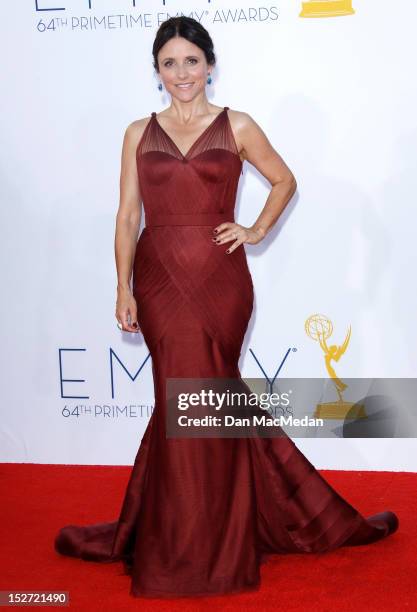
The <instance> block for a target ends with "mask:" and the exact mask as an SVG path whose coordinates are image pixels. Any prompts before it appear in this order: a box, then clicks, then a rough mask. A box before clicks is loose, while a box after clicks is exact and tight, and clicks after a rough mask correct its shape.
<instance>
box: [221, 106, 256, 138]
mask: <svg viewBox="0 0 417 612" xmlns="http://www.w3.org/2000/svg"><path fill="white" fill-rule="evenodd" d="M227 112H228V114H229V118H230V123H231V124H232V127H233V128H234V131H236V133H239V132H241V131H243V130H245V129H248V128H249V129H250V128H253V127H254V126H255V125H257V124H256V121H255V120H254V119H253V117H252V116H251V115H250V114H249V113H247V112H246V111H239V110H235V109H233V108H229V110H228V111H227Z"/></svg>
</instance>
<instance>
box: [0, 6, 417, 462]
mask: <svg viewBox="0 0 417 612" xmlns="http://www.w3.org/2000/svg"><path fill="white" fill-rule="evenodd" d="M134 4H135V3H134V2H133V1H132V0H100V1H95V0H92V2H91V8H89V3H88V0H38V2H37V3H36V2H35V0H33V1H32V0H20V1H17V2H7V3H2V6H1V9H0V10H1V28H2V33H1V44H2V47H3V49H2V57H3V62H2V85H3V87H2V89H3V95H2V103H3V108H2V113H1V119H0V120H1V125H2V147H1V153H0V154H1V167H2V181H1V191H2V207H1V215H2V222H3V223H2V227H3V231H2V241H1V249H2V263H3V271H2V281H3V283H2V285H3V292H2V294H3V297H2V301H1V307H2V325H3V350H2V366H1V371H2V376H3V385H2V395H3V397H2V402H1V428H0V442H1V450H0V453H1V455H0V460H1V461H9V462H35V463H74V464H84V463H86V464H131V463H132V462H133V459H134V455H135V454H136V451H137V448H138V446H139V442H140V440H141V437H142V435H143V432H144V430H145V427H146V424H147V422H148V418H149V415H150V409H151V406H152V404H153V399H154V398H153V384H152V373H151V360H150V358H148V349H147V347H146V345H145V344H144V341H143V338H142V337H141V335H140V334H139V335H138V334H126V333H121V332H120V331H119V330H118V329H117V327H116V320H115V317H114V305H115V298H116V270H115V264H114V250H113V249H114V247H113V241H114V226H115V215H116V212H117V206H118V197H119V191H118V190H119V172H120V154H121V146H122V139H123V134H124V131H125V128H126V127H127V125H128V124H129V123H130V122H131V121H133V120H134V119H137V118H140V117H144V116H149V115H150V113H151V111H153V110H155V111H157V112H159V111H160V110H162V109H163V108H165V107H166V106H168V104H169V99H168V98H167V97H166V94H165V93H163V94H161V93H160V92H159V91H158V89H157V79H156V78H155V74H154V70H153V68H152V57H151V47H152V42H153V39H154V36H155V32H156V29H157V27H158V25H159V23H160V22H161V21H163V20H164V19H166V18H167V17H169V16H172V15H176V14H181V12H182V13H183V14H186V15H190V16H193V17H195V18H197V19H200V20H201V22H202V23H203V25H204V26H205V27H207V29H208V30H209V32H210V34H211V36H212V37H213V40H214V44H215V52H216V54H217V60H218V63H217V67H216V69H215V70H214V72H213V78H214V80H213V83H212V85H210V86H207V92H208V96H209V99H210V101H212V102H213V103H215V104H218V105H219V106H229V107H230V108H231V109H236V110H241V111H245V112H247V113H249V114H250V115H251V116H252V117H253V118H254V119H255V121H257V122H258V124H259V125H260V126H261V127H262V129H263V130H264V131H265V132H266V134H267V135H268V137H269V139H270V141H271V143H272V144H273V146H274V147H275V148H276V150H277V151H278V152H279V153H280V154H281V155H282V156H283V158H284V159H285V161H286V162H287V164H288V165H289V167H290V168H291V169H292V171H293V173H294V174H295V176H296V178H297V182H298V191H297V193H296V195H295V196H294V197H293V199H292V201H291V203H290V204H289V206H288V207H287V209H286V211H285V212H284V214H283V215H282V217H281V219H280V221H279V222H278V224H277V225H276V227H275V228H274V230H273V231H272V232H271V233H270V234H269V235H268V236H267V238H266V239H265V240H264V241H263V242H262V243H260V244H259V245H256V246H250V245H248V246H247V247H245V248H246V252H247V255H248V262H249V266H250V269H251V272H252V277H253V280H254V285H255V292H256V299H255V310H254V314H253V317H252V320H251V323H250V327H249V330H248V333H247V336H246V339H245V344H244V347H243V350H242V357H241V361H240V368H241V372H242V375H243V376H248V377H249V376H254V377H255V376H259V377H261V376H262V372H261V370H260V369H259V366H258V364H257V363H256V360H255V358H254V356H253V354H252V353H251V351H250V350H249V349H252V351H253V353H254V354H255V355H256V357H257V358H258V360H259V361H260V362H261V364H262V366H263V368H264V369H265V371H266V372H267V374H268V375H271V376H272V375H273V374H274V373H275V371H276V370H277V367H278V365H279V363H280V362H281V360H282V358H283V356H284V354H285V352H286V351H287V350H288V348H290V347H291V348H296V349H297V350H296V351H292V352H291V354H290V356H289V358H288V359H287V361H286V362H285V365H284V367H283V369H282V371H281V375H282V376H293V377H304V376H305V377H310V376H311V377H322V376H326V372H325V370H324V365H323V357H322V354H321V351H320V349H319V346H318V344H317V343H315V342H313V341H312V340H311V339H310V338H309V337H308V336H307V335H306V333H305V330H304V322H305V320H306V319H307V318H308V317H309V316H310V315H312V314H314V313H323V314H325V315H327V316H328V317H329V318H330V319H331V320H332V322H333V324H334V335H333V337H332V342H335V343H338V344H340V343H341V342H343V339H344V337H345V334H346V331H347V329H348V327H349V325H351V326H352V337H351V341H350V345H349V348H348V350H347V352H346V354H345V355H344V357H343V359H341V360H340V362H339V364H338V365H337V374H338V375H339V376H340V377H341V378H342V379H343V378H344V377H373V376H376V377H384V376H386V377H415V376H416V363H417V359H416V357H417V349H416V345H417V326H416V313H417V292H416V291H415V282H414V281H413V277H414V275H415V270H416V268H417V246H416V242H417V240H416V238H415V236H416V218H417V215H416V212H415V207H416V202H415V193H416V189H415V183H416V167H415V160H416V154H417V151H416V124H417V120H416V114H415V109H416V107H417V95H416V85H415V83H416V80H415V77H414V76H413V75H414V72H415V70H414V68H415V66H414V61H415V57H416V51H417V50H416V42H415V41H416V36H415V32H414V29H415V23H416V19H417V6H416V4H415V2H412V1H411V0H408V1H403V2H401V3H398V4H397V3H393V2H388V0H368V1H367V2H360V1H359V0H354V2H353V8H354V9H355V13H354V14H351V15H345V16H329V17H324V16H323V17H322V18H304V17H301V16H300V12H301V8H302V7H301V4H302V3H301V2H298V1H294V0H282V1H279V2H274V0H272V2H271V3H269V2H267V3H266V4H265V3H260V2H258V1H257V0H248V1H247V0H241V1H240V2H236V1H235V0H212V1H211V2H202V1H201V2H197V1H195V2H189V1H179V0H178V1H176V0H165V2H164V1H163V0H154V1H150V0H140V1H139V0H138V1H137V2H136V5H137V6H136V7H135V6H134ZM336 4H337V3H335V2H333V3H329V5H332V6H334V5H336ZM345 4H349V3H345ZM59 9H62V10H59ZM268 188H269V185H268V183H267V182H266V181H265V179H264V178H263V177H262V176H261V175H260V174H259V173H258V172H257V171H256V170H255V168H254V167H252V166H250V165H249V164H248V163H247V162H245V164H244V172H243V176H242V177H241V181H240V188H239V193H238V201H237V209H236V211H237V214H236V219H237V220H238V222H239V223H242V224H243V225H250V224H252V223H253V222H254V221H255V219H256V217H257V215H258V214H259V212H260V210H261V209H262V207H263V205H264V203H265V200H266V197H267V195H268ZM142 223H143V221H142ZM139 370H140V371H139ZM138 371H139V372H138ZM127 372H130V375H131V377H129V375H128V373H127ZM136 373H137V376H136V378H135V374H136ZM132 379H133V380H132ZM295 441H296V443H297V445H298V446H299V447H300V448H301V449H302V450H303V452H305V453H306V455H307V456H308V458H309V459H310V460H311V461H312V462H313V463H314V464H315V465H316V466H317V467H319V468H323V467H327V468H342V469H350V468H352V469H388V470H391V469H392V470H400V469H406V470H415V469H416V468H417V453H416V452H415V451H416V450H417V444H416V442H415V440H412V439H405V440H363V439H362V440H359V439H358V440H352V439H348V440H329V439H321V440H311V439H309V440H304V439H297V440H295Z"/></svg>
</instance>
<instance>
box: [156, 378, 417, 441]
mask: <svg viewBox="0 0 417 612" xmlns="http://www.w3.org/2000/svg"><path fill="white" fill-rule="evenodd" d="M416 396H417V379H409V378H408V379H398V378H396V379H380V378H378V379H375V378H366V379H365V378H359V379H358V378H357V379H345V389H344V391H343V395H342V394H341V393H340V390H339V391H338V389H337V388H336V387H335V385H334V381H332V380H331V379H326V378H280V379H279V380H275V381H273V382H271V381H269V380H267V379H265V378H167V379H166V400H167V402H166V435H167V438H201V437H216V438H217V437H226V438H241V437H283V436H291V437H310V438H311V437H338V438H346V437H359V438H360V437H383V438H385V437H414V436H416V435H417V425H416V424H417V409H416V402H415V399H414V398H415V397H416Z"/></svg>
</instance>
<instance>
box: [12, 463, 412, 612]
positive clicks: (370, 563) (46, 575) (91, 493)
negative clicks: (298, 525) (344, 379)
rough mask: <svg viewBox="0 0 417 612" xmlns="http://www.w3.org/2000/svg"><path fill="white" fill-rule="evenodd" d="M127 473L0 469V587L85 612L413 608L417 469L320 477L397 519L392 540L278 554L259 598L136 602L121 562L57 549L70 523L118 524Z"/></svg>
mask: <svg viewBox="0 0 417 612" xmlns="http://www.w3.org/2000/svg"><path fill="white" fill-rule="evenodd" d="M129 473H130V468H129V467H107V466H104V467H102V466H93V467H92V466H60V465H34V464H1V465H0V476H1V478H0V481H1V483H2V503H1V509H0V513H1V515H0V519H1V523H0V524H1V534H0V535H1V546H0V551H1V552H0V590H3V591H5V590H24V591H30V590H36V591H40V590H48V591H51V590H57V591H59V590H65V591H69V596H70V604H69V608H70V609H72V610H88V611H94V610H105V611H110V610H111V611H118V610H127V611H128V610H169V611H176V610H178V611H179V610H181V611H184V610H185V611H187V610H193V611H194V610H205V609H206V608H207V609H209V608H211V609H214V610H222V611H223V610H234V609H236V610H242V609H243V610H247V609H251V610H254V609H260V610H272V609H276V610H303V611H304V610H308V611H309V612H311V611H313V612H314V611H320V612H327V611H328V612H333V611H336V610H337V611H339V610H341V611H344V610H353V611H355V612H360V611H361V610H364V609H365V608H366V609H368V610H402V609H404V608H406V609H410V610H413V609H414V610H415V609H417V594H416V582H415V581H416V562H417V545H416V531H417V529H416V520H415V518H414V513H415V508H416V506H417V475H416V474H414V473H407V472H343V471H339V472H336V471H321V473H322V474H323V476H324V477H325V478H326V479H327V480H328V482H329V483H330V484H331V485H332V486H334V487H335V488H336V490H337V491H338V492H339V493H340V494H341V495H342V496H343V497H345V499H346V500H347V501H349V502H350V503H351V504H352V505H353V506H355V507H356V508H358V509H359V510H360V511H361V512H362V514H365V515H370V514H374V513H376V512H380V511H382V510H393V511H394V512H395V513H396V514H398V517H399V519H400V527H399V529H398V531H397V532H396V533H395V534H393V535H392V536H390V537H389V538H387V539H386V540H382V541H380V542H377V543H375V544H372V545H369V546H359V547H352V548H348V547H346V548H340V549H338V550H336V551H333V552H331V553H326V554H323V555H317V554H315V555H306V554H304V555H290V556H276V557H274V558H273V559H271V560H270V561H268V562H267V563H266V564H263V565H262V567H261V576H262V584H261V588H260V590H259V591H258V592H253V593H245V594H241V595H228V596H221V597H203V598H198V599H197V598H196V599H185V598H181V599H177V600H165V601H164V600H156V599H155V600H152V599H147V600H141V599H140V598H133V597H131V596H130V595H129V593H128V591H129V580H130V578H129V576H126V575H124V574H123V569H122V564H121V563H109V564H98V563H93V562H88V561H82V560H79V559H72V558H69V557H63V556H60V555H58V554H57V553H56V552H55V550H54V548H53V540H54V536H55V534H56V532H57V530H58V529H59V528H60V527H62V526H64V525H66V524H70V523H75V524H80V525H82V524H90V523H94V522H101V521H103V522H105V521H109V520H114V519H115V518H117V516H118V514H119V511H120V505H121V501H122V498H123V493H124V489H125V487H126V485H127V481H128V477H129ZM66 609H68V608H66Z"/></svg>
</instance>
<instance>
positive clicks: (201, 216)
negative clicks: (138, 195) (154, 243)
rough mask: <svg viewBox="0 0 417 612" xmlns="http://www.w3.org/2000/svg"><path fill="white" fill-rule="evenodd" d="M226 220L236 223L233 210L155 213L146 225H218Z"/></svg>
mask: <svg viewBox="0 0 417 612" xmlns="http://www.w3.org/2000/svg"><path fill="white" fill-rule="evenodd" d="M225 221H231V222H232V223H234V222H235V221H234V216H233V212H216V213H154V214H152V215H151V216H150V218H149V220H147V219H146V226H145V227H159V226H164V225H218V224H219V223H224V222H225Z"/></svg>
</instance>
